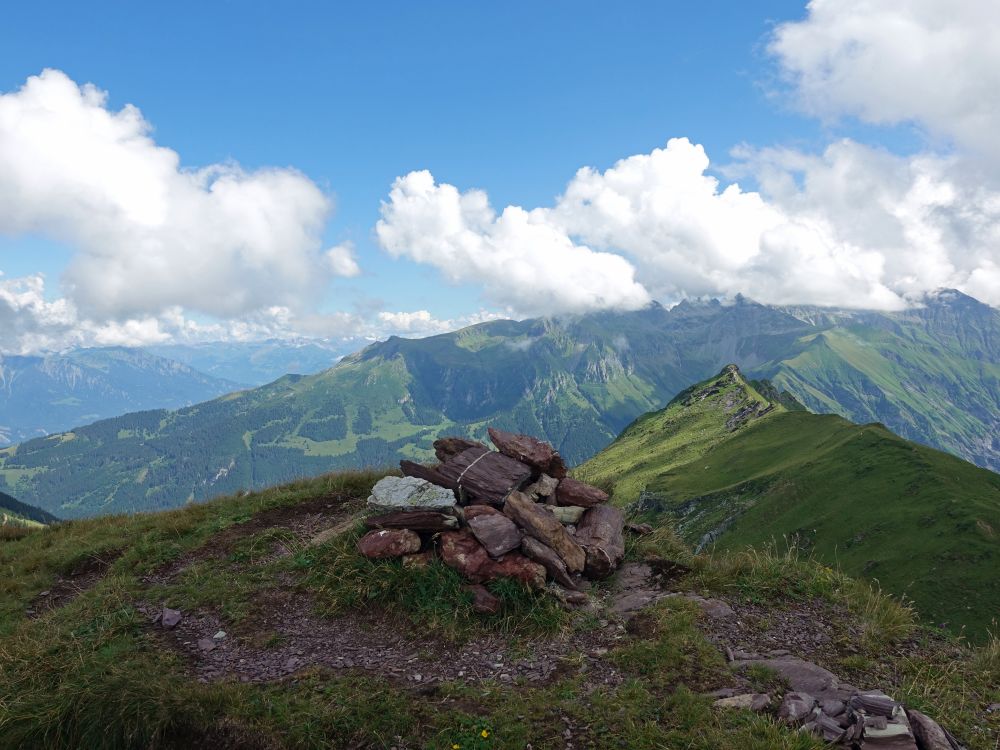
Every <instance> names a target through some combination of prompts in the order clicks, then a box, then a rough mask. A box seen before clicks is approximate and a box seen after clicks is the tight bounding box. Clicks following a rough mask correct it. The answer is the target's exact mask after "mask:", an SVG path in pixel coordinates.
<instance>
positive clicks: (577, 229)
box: [377, 138, 1000, 313]
mask: <svg viewBox="0 0 1000 750" xmlns="http://www.w3.org/2000/svg"><path fill="white" fill-rule="evenodd" d="M736 156H737V159H738V161H737V164H736V165H730V171H729V172H727V174H744V175H747V176H752V177H753V178H754V179H755V180H756V181H758V182H759V183H760V185H761V186H762V189H761V191H747V190H744V189H742V188H741V187H740V185H739V184H738V183H735V182H731V183H729V184H724V183H723V182H721V181H720V180H719V179H718V178H716V177H715V176H713V175H712V174H710V172H709V169H710V162H709V158H708V155H707V154H706V153H705V150H704V149H703V148H702V147H701V146H699V145H696V144H693V143H691V142H690V141H688V140H687V139H683V138H680V139H673V140H671V141H670V142H669V143H668V144H667V145H666V147H665V148H662V149H655V150H654V151H652V152H651V153H649V154H639V155H635V156H630V157H628V158H626V159H622V160H621V161H619V162H618V163H616V164H615V165H613V166H612V167H611V168H609V169H607V170H605V171H604V172H600V171H598V170H595V169H591V168H584V169H581V170H579V171H578V172H577V174H576V175H575V176H574V177H573V178H572V179H571V180H570V182H569V183H568V185H567V187H566V190H565V191H564V193H563V194H562V195H561V196H559V197H557V198H556V200H555V201H554V203H553V205H552V206H549V207H538V208H533V209H530V210H526V209H523V208H520V207H508V208H506V209H504V210H503V211H502V212H501V213H500V214H499V216H498V215H497V214H496V213H495V212H494V211H493V209H492V208H490V206H489V202H488V199H487V196H486V195H485V194H484V193H482V192H481V191H474V190H473V191H468V192H465V193H462V192H460V191H459V190H458V189H457V188H455V187H453V186H451V185H438V184H436V183H435V182H434V181H433V178H432V177H431V175H430V174H429V173H427V172H415V173H411V174H409V175H407V176H405V177H402V178H399V179H398V180H397V181H396V183H395V185H394V186H393V189H392V191H391V193H390V196H389V200H388V202H387V203H385V204H384V205H383V211H382V220H381V221H380V222H379V224H378V229H377V231H378V236H379V239H380V241H381V242H382V244H383V246H384V247H385V248H386V249H388V250H389V251H390V252H391V253H393V254H394V255H406V256H408V257H410V258H412V259H413V260H416V261H418V262H424V263H429V264H431V265H433V266H435V267H437V268H439V269H441V271H442V272H443V273H444V274H445V275H446V277H448V278H449V279H451V280H453V281H478V282H479V283H481V284H482V285H483V287H484V289H485V291H486V293H487V294H488V295H489V296H490V297H491V298H492V299H494V300H495V301H497V302H499V303H501V304H504V305H509V306H510V307H512V308H514V309H515V310H516V311H519V312H522V313H529V312H536V311H541V312H547V313H558V312H576V311H580V310H587V309H595V308H604V307H635V306H639V305H641V304H643V303H644V302H645V301H646V300H647V299H650V298H657V299H660V300H663V301H668V302H669V301H674V300H678V299H681V298H683V297H692V296H693V297H700V296H705V295H721V296H733V295H735V294H737V293H743V294H746V295H748V296H750V297H752V298H754V299H757V300H759V301H761V302H765V303H773V304H815V305H827V306H849V307H858V308H873V309H899V308H902V307H904V306H906V305H907V304H909V302H910V300H911V299H913V298H918V297H920V296H921V295H922V294H923V293H925V292H928V291H931V290H934V289H936V288H939V287H943V286H948V287H957V288H960V289H962V290H964V291H967V292H968V293H970V294H973V295H975V296H978V297H979V298H980V299H983V300H984V301H986V302H989V303H991V304H998V303H1000V285H998V284H997V280H998V267H1000V193H998V192H996V191H992V190H990V189H988V188H986V187H984V186H983V184H982V183H981V182H980V181H978V180H977V178H976V175H974V174H971V173H970V172H969V169H968V166H967V165H966V164H965V163H964V162H963V161H961V160H959V159H955V158H942V157H936V156H932V155H924V156H918V157H900V156H895V155H892V154H890V153H888V152H885V151H881V150H877V149H873V148H871V147H868V146H864V145H862V144H859V143H856V142H853V141H846V140H845V141H839V142H836V143H834V144H832V145H831V146H830V147H829V148H828V149H827V150H826V151H825V152H823V153H822V154H818V155H816V154H804V153H801V152H798V151H794V150H788V149H785V150H782V149H763V150H753V149H748V148H747V149H743V150H741V151H739V152H737V154H736ZM640 283H641V285H642V286H641V287H640V286H639V284H640Z"/></svg>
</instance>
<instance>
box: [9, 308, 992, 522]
mask: <svg viewBox="0 0 1000 750" xmlns="http://www.w3.org/2000/svg"><path fill="white" fill-rule="evenodd" d="M729 362H735V363H736V364H738V365H739V366H740V367H741V368H743V370H744V371H745V372H748V373H750V374H751V375H752V376H753V377H767V378H770V379H771V380H772V381H773V382H774V384H775V385H776V386H777V388H778V389H780V390H787V391H789V392H790V393H791V394H793V395H794V396H795V397H796V398H798V399H799V400H800V401H801V402H802V403H804V404H805V405H806V406H808V407H809V408H811V409H813V410H817V411H834V412H836V413H839V414H841V415H842V416H844V417H846V418H848V419H851V420H853V421H856V422H872V421H880V422H882V423H884V424H885V425H886V426H887V427H888V428H889V429H891V430H893V431H895V432H897V433H898V434H900V435H902V436H904V437H907V438H910V439H913V440H916V441H918V442H922V443H925V444H928V445H932V446H936V447H939V448H942V449H944V450H947V451H950V452H952V453H955V454H957V455H961V456H963V457H965V458H967V459H969V460H971V461H974V462H975V463H978V464H980V465H982V466H987V467H992V468H1000V439H998V437H997V436H998V434H1000V313H998V311H996V310H994V309H992V308H990V307H988V306H986V305H983V304H981V303H979V302H977V301H976V300H973V299H972V298H970V297H966V296H964V295H961V294H959V293H958V292H951V291H949V292H941V293H938V294H936V295H932V296H930V297H929V298H928V299H927V301H926V304H925V305H924V306H922V307H917V308H913V309H911V310H907V311H904V312H899V313H876V312H856V311H846V310H828V309H821V308H803V307H799V308H777V307H771V306H766V305H760V304H757V303H754V302H751V301H748V300H746V299H742V298H738V299H737V300H736V301H735V303H734V304H721V303H719V302H715V301H713V302H704V303H702V302H683V303H681V304H679V305H677V306H675V307H673V308H671V309H669V310H668V309H665V308H663V307H661V306H659V305H655V304H654V305H652V306H650V307H648V308H645V309H643V310H639V311H636V312H627V313H620V312H602V313H595V314H589V315H583V316H571V317H564V318H547V319H534V320H525V321H521V322H515V321H492V322H488V323H482V324H479V325H475V326H471V327H469V328H465V329H463V330H461V331H456V332H453V333H448V334H443V335H439V336H432V337H429V338H425V339H400V338H390V339H389V340H388V341H385V342H380V343H376V344H372V345H371V346H369V347H367V348H365V349H364V350H362V351H361V352H359V353H357V354H354V355H351V356H349V357H346V358H344V359H343V360H342V361H340V362H339V363H338V364H337V365H336V366H335V367H333V368H331V369H329V370H326V371H324V372H321V373H318V374H315V375H309V376H306V377H300V376H289V377H284V378H281V379H279V380H277V381H275V382H273V383H270V384H268V385H265V386H262V387H260V388H255V389H251V390H247V391H243V392H239V393H233V394H229V395H227V396H224V397H222V398H219V399H216V400H214V401H209V402H207V403H203V404H198V405H196V406H192V407H186V408H182V409H179V410H176V411H165V410H158V411H147V412H139V413H134V414H129V415H126V416H123V417H117V418H115V419H111V420H105V421H102V422H98V423H96V424H93V425H90V426H88V427H83V428H79V429H75V430H73V431H72V432H70V433H66V434H63V435H57V436H53V437H50V438H47V439H41V440H32V441H29V442H26V443H24V444H22V445H20V446H18V447H17V448H16V449H14V448H9V449H6V450H0V477H2V481H4V482H6V487H7V488H8V489H9V490H10V491H12V492H13V493H14V494H16V495H17V496H18V497H20V498H22V499H24V500H25V501H27V502H30V503H33V504H36V505H39V506H40V507H44V508H46V509H48V510H50V511H52V512H54V513H56V514H57V515H60V516H65V517H73V516H87V515H94V514H99V513H108V512H119V511H135V510H147V509H154V508H167V507H173V506H176V505H178V504H180V503H184V502H187V501H192V500H201V499H205V498H208V497H211V496H213V495H216V494H220V493H228V492H233V491H236V490H238V489H240V488H251V487H254V488H256V487H264V486H267V485H270V484H274V483H276V482H280V481H283V480H287V479H292V478H295V477H299V476H305V475H314V474H318V473H321V472H323V471H328V470H332V469H338V468H349V467H356V466H365V465H390V464H394V463H396V462H397V461H398V460H399V459H401V458H425V457H427V456H429V455H430V454H431V442H432V441H433V440H434V438H435V437H436V436H438V435H439V434H441V433H444V432H447V433H465V434H469V435H474V436H482V435H483V433H484V432H485V427H486V425H489V424H492V425H496V426H498V427H501V428H505V429H513V430H518V431H525V432H530V433H532V434H536V435H540V436H543V437H545V438H547V439H549V440H551V441H552V442H553V443H554V444H555V445H556V446H557V447H558V448H559V449H560V451H561V452H562V453H563V455H564V456H565V457H566V458H567V459H568V460H569V461H570V462H571V463H579V462H582V461H584V460H586V459H588V458H590V457H591V456H593V455H594V454H595V453H597V452H598V451H599V450H601V449H602V448H604V447H605V446H606V445H608V443H610V442H611V441H612V440H613V439H614V438H615V437H616V436H617V435H618V433H619V432H620V431H621V430H622V429H624V428H625V427H626V426H627V425H628V424H629V423H631V422H632V421H633V420H634V419H635V418H636V417H638V416H639V415H641V414H644V413H646V412H648V411H652V410H655V409H659V408H662V407H663V405H664V404H666V403H667V402H668V401H669V400H670V399H671V398H672V397H673V396H674V395H675V394H677V393H678V392H679V391H681V390H682V389H684V388H686V387H687V386H688V385H689V384H690V383H692V382H697V381H700V380H702V379H704V378H706V377H708V376H710V375H712V374H713V373H715V372H718V371H719V369H720V368H721V367H722V366H723V365H725V364H727V363H729ZM2 486H3V485H0V487H2Z"/></svg>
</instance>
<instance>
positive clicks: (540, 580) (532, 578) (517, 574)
mask: <svg viewBox="0 0 1000 750" xmlns="http://www.w3.org/2000/svg"><path fill="white" fill-rule="evenodd" d="M487 570H488V571H489V578H488V580H490V581H493V580H496V579H497V578H516V579H517V580H519V581H520V582H521V583H523V584H524V585H525V586H527V587H528V588H530V589H534V590H536V591H540V590H541V589H543V588H545V568H543V567H542V566H541V565H539V564H538V563H536V562H534V561H533V560H529V559H528V558H527V557H525V556H524V555H522V554H520V553H518V552H508V553H507V554H506V555H504V556H503V557H502V558H500V559H499V560H490V561H489V565H488V566H487Z"/></svg>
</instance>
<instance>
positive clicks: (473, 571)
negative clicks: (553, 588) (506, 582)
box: [440, 529, 545, 589]
mask: <svg viewBox="0 0 1000 750" xmlns="http://www.w3.org/2000/svg"><path fill="white" fill-rule="evenodd" d="M440 551H441V559H442V560H443V561H444V563H445V565H448V566H450V567H452V568H454V569H455V570H457V571H458V572H459V573H461V574H462V576H464V577H465V578H466V579H467V580H469V581H471V582H472V583H486V582H487V581H492V580H495V579H497V578H504V577H507V578H516V579H518V580H520V581H522V582H523V583H524V584H526V585H527V586H529V587H530V588H536V589H540V588H543V587H544V586H545V568H543V567H542V566H541V565H539V564H538V563H535V562H532V561H531V560H529V559H528V558H526V557H525V556H524V555H521V554H518V553H516V552H509V553H507V554H506V555H504V556H503V557H502V558H501V559H499V560H493V559H491V558H490V556H489V554H488V553H487V552H486V548H485V547H483V545H481V544H480V543H479V541H478V540H477V539H476V538H475V536H473V535H472V532H471V531H469V530H468V529H461V530H460V531H445V532H444V533H442V534H441V547H440Z"/></svg>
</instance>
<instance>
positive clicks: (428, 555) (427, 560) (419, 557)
mask: <svg viewBox="0 0 1000 750" xmlns="http://www.w3.org/2000/svg"><path fill="white" fill-rule="evenodd" d="M433 560H434V552H433V551H432V550H427V551H425V552H414V553H413V554H411V555H403V567H404V568H426V567H427V566H428V565H430V564H431V562H433Z"/></svg>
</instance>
